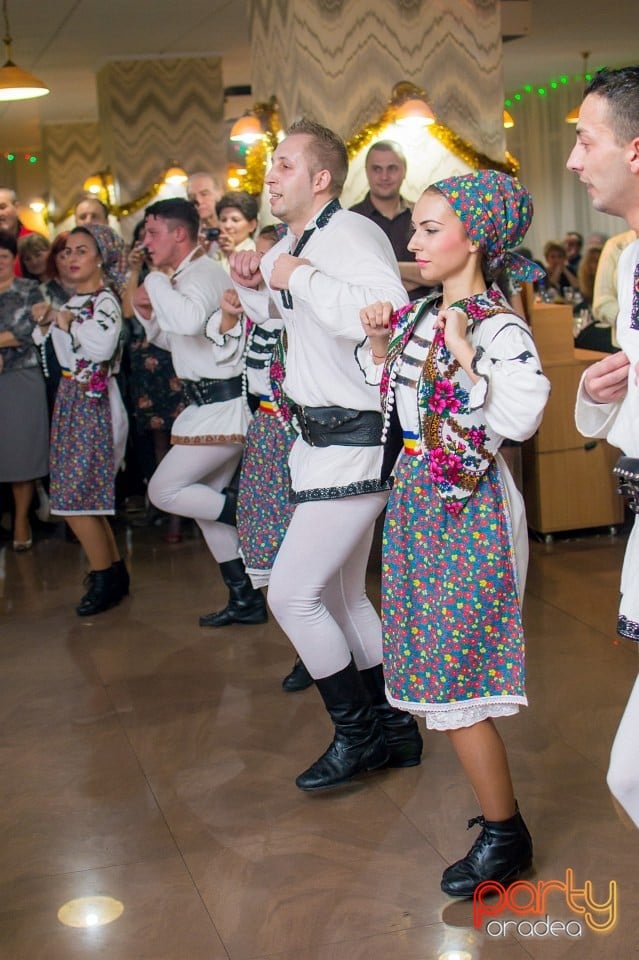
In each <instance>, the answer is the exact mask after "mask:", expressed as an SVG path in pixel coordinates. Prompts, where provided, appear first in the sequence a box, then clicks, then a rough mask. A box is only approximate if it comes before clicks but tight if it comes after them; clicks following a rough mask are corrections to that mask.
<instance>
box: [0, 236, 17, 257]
mask: <svg viewBox="0 0 639 960" xmlns="http://www.w3.org/2000/svg"><path fill="white" fill-rule="evenodd" d="M0 250H8V251H9V252H10V253H12V254H13V256H14V257H17V256H18V241H17V240H16V238H15V237H14V236H12V234H10V233H8V232H7V231H6V230H0Z"/></svg>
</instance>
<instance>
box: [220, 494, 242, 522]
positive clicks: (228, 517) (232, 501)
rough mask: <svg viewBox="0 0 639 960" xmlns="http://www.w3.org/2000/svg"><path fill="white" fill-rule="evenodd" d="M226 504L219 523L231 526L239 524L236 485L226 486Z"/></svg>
mask: <svg viewBox="0 0 639 960" xmlns="http://www.w3.org/2000/svg"><path fill="white" fill-rule="evenodd" d="M222 493H223V494H224V497H225V500H224V506H223V507H222V512H221V513H220V515H219V517H218V518H217V522H218V523H225V524H226V525H227V526H229V527H236V526H237V490H236V489H235V488H234V487H224V489H223V490H222Z"/></svg>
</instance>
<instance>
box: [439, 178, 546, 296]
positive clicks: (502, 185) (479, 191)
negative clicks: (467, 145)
mask: <svg viewBox="0 0 639 960" xmlns="http://www.w3.org/2000/svg"><path fill="white" fill-rule="evenodd" d="M433 187H434V188H436V189H437V190H439V192H440V193H441V194H442V195H443V196H444V197H445V199H446V200H447V201H448V203H449V204H450V206H451V207H452V208H453V210H454V211H455V213H456V215H457V216H458V217H459V219H460V220H461V222H462V224H463V226H464V229H465V230H466V233H467V234H468V236H469V237H470V239H471V240H472V241H473V242H474V243H476V244H478V246H480V247H481V248H482V250H483V251H484V252H485V254H486V256H487V258H488V266H489V268H490V269H491V270H496V271H499V270H505V271H506V272H507V273H508V275H509V276H510V277H512V278H513V279H514V280H522V281H532V280H541V279H542V277H544V276H545V275H546V274H545V271H544V270H542V269H541V267H539V266H538V265H537V264H535V263H533V262H532V261H531V260H528V259H526V257H522V256H520V255H519V254H517V253H513V252H512V251H511V248H512V247H518V246H519V245H520V244H521V242H522V241H523V239H524V237H525V235H526V231H527V230H528V227H529V226H530V221H531V220H532V215H533V202H532V197H531V196H530V194H529V193H528V191H527V190H526V189H525V188H524V187H522V185H521V184H520V183H519V182H518V181H517V180H515V179H513V177H509V176H508V174H506V173H499V172H498V171H497V170H475V171H474V172H473V173H466V174H464V175H463V176H458V177H447V179H446V180H438V181H437V183H434V184H433Z"/></svg>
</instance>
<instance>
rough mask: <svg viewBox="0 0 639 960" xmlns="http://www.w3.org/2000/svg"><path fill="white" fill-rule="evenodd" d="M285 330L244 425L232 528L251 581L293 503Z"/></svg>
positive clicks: (264, 574) (264, 578) (264, 575)
mask: <svg viewBox="0 0 639 960" xmlns="http://www.w3.org/2000/svg"><path fill="white" fill-rule="evenodd" d="M283 340H284V335H283V334H280V336H279V337H278V339H277V341H276V342H275V344H274V346H273V349H272V353H271V355H270V361H266V364H265V365H266V366H267V367H268V370H269V380H270V392H269V395H268V396H262V397H260V406H259V409H258V410H257V413H256V415H255V417H254V419H253V420H252V421H251V423H250V424H249V427H248V429H247V431H246V443H245V446H244V454H243V457H242V472H241V474H240V489H239V496H238V504H237V532H238V535H239V538H240V550H241V553H242V557H243V559H244V563H245V566H246V571H247V573H248V574H249V576H250V578H251V581H252V583H253V586H254V587H263V586H265V585H266V584H267V583H268V582H269V579H270V574H271V568H272V566H273V563H274V561H275V557H276V556H277V551H278V550H279V548H280V545H281V543H282V540H283V539H284V534H285V533H286V531H287V529H288V525H289V522H290V519H291V517H292V515H293V511H294V509H295V506H294V504H292V503H291V502H290V499H289V496H290V486H291V481H290V474H289V469H288V458H289V454H290V452H291V448H292V446H293V443H294V442H295V438H296V437H297V430H296V421H294V418H293V417H292V415H291V409H290V406H289V403H288V400H287V397H286V395H285V394H284V391H283V389H282V383H283V381H284V376H285V351H284V343H283Z"/></svg>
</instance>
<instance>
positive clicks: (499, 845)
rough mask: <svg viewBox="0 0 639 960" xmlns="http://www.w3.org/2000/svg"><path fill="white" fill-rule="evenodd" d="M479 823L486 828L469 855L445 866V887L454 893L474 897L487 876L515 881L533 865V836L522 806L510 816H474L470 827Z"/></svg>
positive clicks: (488, 877) (498, 879) (491, 878)
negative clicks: (501, 817)
mask: <svg viewBox="0 0 639 960" xmlns="http://www.w3.org/2000/svg"><path fill="white" fill-rule="evenodd" d="M476 823H478V824H480V825H481V828H482V830H481V833H480V834H479V836H478V837H477V839H476V840H475V842H474V844H473V845H472V847H471V848H470V850H469V851H468V853H467V854H466V856H465V857H464V858H463V860H458V861H457V863H453V864H452V865H451V866H450V867H447V868H446V869H445V870H444V875H443V877H442V884H441V887H442V890H443V891H444V893H447V894H448V895H449V896H450V897H472V895H473V893H474V892H475V889H476V888H477V887H478V886H479V884H480V883H482V882H483V881H484V880H495V881H497V883H502V884H504V885H506V884H509V883H512V881H513V880H516V879H517V877H519V876H520V875H521V874H522V873H524V872H525V871H526V870H529V869H530V867H531V866H532V859H533V844H532V838H531V836H530V833H529V832H528V827H527V826H526V824H525V823H524V821H523V819H522V816H521V814H520V813H519V810H518V811H517V813H516V814H515V815H514V817H510V818H509V819H508V820H485V819H484V817H473V819H472V820H469V821H468V828H469V829H470V827H472V826H474V824H476Z"/></svg>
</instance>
